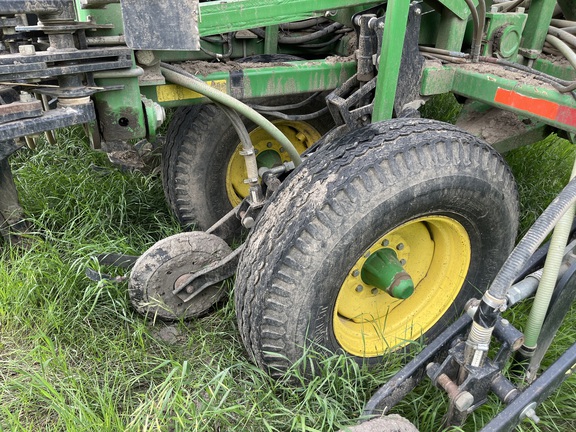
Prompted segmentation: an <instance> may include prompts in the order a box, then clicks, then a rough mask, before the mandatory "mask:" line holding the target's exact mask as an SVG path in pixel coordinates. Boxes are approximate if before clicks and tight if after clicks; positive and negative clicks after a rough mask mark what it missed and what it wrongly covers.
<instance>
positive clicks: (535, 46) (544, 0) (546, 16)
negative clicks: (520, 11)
mask: <svg viewBox="0 0 576 432" xmlns="http://www.w3.org/2000/svg"><path fill="white" fill-rule="evenodd" d="M555 7H556V0H532V3H531V4H530V10H529V11H528V19H527V21H526V26H525V27H524V33H523V34H522V42H521V43H520V53H521V54H522V55H523V56H524V57H527V58H530V59H535V58H537V57H538V56H539V55H540V53H541V52H542V46H543V45H544V40H545V39H546V34H547V33H548V27H549V26H550V20H551V19H552V15H553V13H554V8H555Z"/></svg>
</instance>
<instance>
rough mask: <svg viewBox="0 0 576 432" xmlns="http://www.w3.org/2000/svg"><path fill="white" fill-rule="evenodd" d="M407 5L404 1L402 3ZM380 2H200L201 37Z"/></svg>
mask: <svg viewBox="0 0 576 432" xmlns="http://www.w3.org/2000/svg"><path fill="white" fill-rule="evenodd" d="M401 2H403V3H408V2H407V1H406V0H401ZM380 3H382V2H381V1H374V0H352V1H350V0H315V1H310V0H290V2H286V0H240V1H233V2H205V3H200V16H201V17H202V19H201V20H199V22H198V28H199V31H200V34H201V35H202V36H208V35H214V34H219V33H228V32H231V31H236V30H242V29H250V28H255V27H263V26H269V25H274V24H282V23H287V22H294V21H300V20H305V19H308V18H316V17H323V16H324V11H330V10H337V9H341V8H350V7H353V6H365V7H366V9H367V8H368V7H370V6H371V5H376V4H380Z"/></svg>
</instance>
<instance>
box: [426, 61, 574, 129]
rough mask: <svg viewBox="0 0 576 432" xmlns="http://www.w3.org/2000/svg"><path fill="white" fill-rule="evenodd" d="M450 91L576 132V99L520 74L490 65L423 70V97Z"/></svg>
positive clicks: (524, 74) (519, 72) (466, 65)
mask: <svg viewBox="0 0 576 432" xmlns="http://www.w3.org/2000/svg"><path fill="white" fill-rule="evenodd" d="M448 91H453V92H454V93H456V94H459V95H461V96H465V97H468V98H471V99H474V100H477V101H480V102H483V103H486V104H488V105H491V106H495V107H498V108H502V109H505V110H507V111H512V112H514V113H516V114H520V115H523V116H527V117H532V118H534V119H537V120H539V121H541V122H543V123H546V124H549V125H552V126H555V127H558V128H560V129H563V130H566V131H570V132H576V100H574V98H573V97H572V95H570V94H569V93H560V92H558V91H557V90H555V89H554V88H552V86H550V85H548V84H545V83H544V82H541V84H539V82H538V81H537V80H536V79H535V80H534V83H528V84H527V83H526V73H524V72H521V71H518V72H515V71H511V70H508V69H506V70H505V69H504V68H502V67H500V66H498V65H493V64H488V63H476V64H474V65H472V64H465V65H458V66H447V67H445V68H428V69H425V70H424V75H423V79H422V88H421V94H422V95H431V94H438V93H444V92H448Z"/></svg>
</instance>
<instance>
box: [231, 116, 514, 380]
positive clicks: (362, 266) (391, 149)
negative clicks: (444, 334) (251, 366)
mask: <svg viewBox="0 0 576 432" xmlns="http://www.w3.org/2000/svg"><path fill="white" fill-rule="evenodd" d="M517 220H518V200H517V192H516V186H515V182H514V179H513V177H512V174H511V173H510V170H509V169H508V167H507V165H506V164H505V162H504V160H503V159H502V157H501V156H500V155H499V154H498V153H497V152H495V151H494V150H493V149H492V148H490V147H489V146H488V145H487V144H485V143H483V142H481V141H479V140H478V139H477V138H476V137H474V136H472V135H470V134H468V133H466V132H463V131H461V130H459V129H457V128H456V127H454V126H451V125H448V124H444V123H440V122H437V121H432V120H423V119H396V120H391V121H388V122H382V123H378V124H373V125H370V126H367V127H365V128H362V129H360V130H357V131H354V132H352V133H351V134H348V135H346V136H344V137H343V138H341V139H339V140H336V141H334V142H331V143H327V144H326V145H325V146H323V147H321V148H320V149H319V150H317V151H316V152H315V153H314V154H313V155H312V156H311V157H310V158H309V159H308V160H306V161H305V162H304V163H303V164H302V165H301V166H300V167H299V168H298V169H297V170H296V171H295V172H294V173H293V174H292V175H291V176H290V177H289V178H288V179H287V180H286V181H285V182H284V183H283V184H282V186H281V188H280V190H279V191H278V192H277V195H276V196H275V199H274V200H273V201H272V202H271V203H270V204H269V205H268V206H267V207H266V208H265V209H264V210H263V212H262V213H261V216H260V218H259V219H258V220H257V224H256V226H255V228H254V229H253V231H252V233H251V235H250V237H249V238H248V240H247V243H246V247H245V249H244V252H243V255H242V256H241V258H240V263H239V267H238V270H237V275H236V287H235V302H236V313H237V319H238V324H239V330H240V334H241V336H242V340H243V342H244V345H245V346H246V349H247V351H248V353H249V354H250V356H251V357H252V358H253V359H254V361H255V362H256V363H257V364H258V365H259V366H261V367H263V368H265V369H266V370H268V371H269V372H270V373H271V374H272V375H275V376H276V375H280V374H282V373H283V372H285V371H286V370H287V369H288V368H289V367H291V366H292V365H293V364H295V363H296V362H297V361H298V360H299V359H301V358H302V356H303V355H304V354H305V353H306V352H307V350H309V349H310V350H313V351H314V352H317V353H318V352H319V353H321V354H323V355H324V354H326V355H330V354H332V353H345V354H347V355H349V356H352V357H354V358H355V359H356V360H357V361H358V362H361V363H367V364H369V365H370V364H375V363H378V362H379V361H380V359H381V357H382V356H383V355H385V354H387V353H390V352H393V351H395V350H400V349H404V348H406V347H409V346H410V345H411V344H412V343H413V341H417V342H419V343H421V342H425V341H426V340H430V339H433V338H434V337H435V336H436V335H438V334H439V333H440V332H441V330H442V329H444V328H445V326H446V325H447V324H448V323H450V322H451V321H453V320H454V319H455V318H456V317H457V316H459V315H460V314H461V313H462V310H463V306H464V304H465V302H466V301H467V300H468V299H469V298H471V297H473V296H479V295H481V293H482V292H483V291H484V290H485V289H486V288H487V287H488V285H489V283H490V281H491V280H492V278H493V277H494V276H495V274H496V272H497V271H498V269H499V267H500V265H501V264H502V263H503V262H504V260H505V258H506V257H507V256H508V253H509V252H510V250H511V249H512V247H513V244H514V239H515V235H516V230H517ZM382 250H386V251H387V252H390V254H392V252H393V255H394V256H395V257H396V258H397V262H398V263H399V264H400V265H401V266H403V269H404V270H405V272H406V273H407V274H408V275H409V276H410V278H411V280H412V281H413V284H414V287H415V288H414V292H413V294H412V295H410V296H409V297H408V298H406V299H405V300H403V299H401V298H395V297H394V296H392V295H390V294H389V293H388V292H386V291H384V290H383V289H379V288H377V287H375V286H374V285H371V284H370V283H369V281H368V282H367V280H366V279H368V280H370V278H365V277H364V276H365V270H366V268H368V265H367V262H368V261H369V259H370V257H372V256H373V255H378V254H380V252H381V251H382ZM313 357H314V356H310V358H313ZM301 364H303V365H305V364H306V362H303V363H301ZM311 370H312V369H311V368H310V369H308V370H307V373H310V371H311Z"/></svg>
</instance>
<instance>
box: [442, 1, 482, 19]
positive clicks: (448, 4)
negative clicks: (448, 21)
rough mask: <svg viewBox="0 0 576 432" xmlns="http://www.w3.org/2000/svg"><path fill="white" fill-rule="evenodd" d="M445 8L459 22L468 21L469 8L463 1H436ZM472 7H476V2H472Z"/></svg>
mask: <svg viewBox="0 0 576 432" xmlns="http://www.w3.org/2000/svg"><path fill="white" fill-rule="evenodd" d="M436 1H437V2H438V3H440V4H442V5H443V6H444V7H445V8H447V9H449V10H451V11H452V13H453V14H454V15H456V16H457V17H458V18H460V19H461V20H465V19H468V17H469V16H470V8H469V7H468V6H467V5H466V2H465V1H464V0H436ZM472 1H473V3H474V5H476V6H478V0H472Z"/></svg>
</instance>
